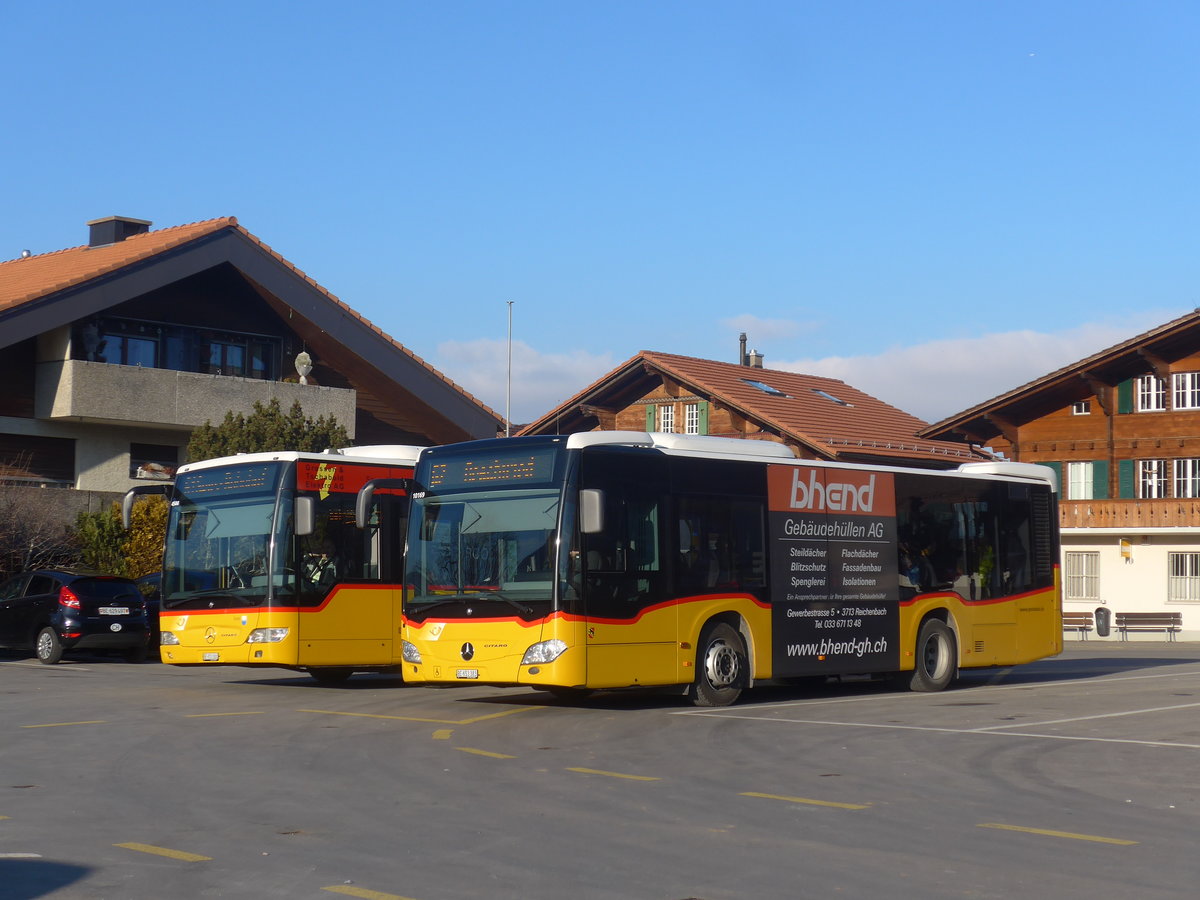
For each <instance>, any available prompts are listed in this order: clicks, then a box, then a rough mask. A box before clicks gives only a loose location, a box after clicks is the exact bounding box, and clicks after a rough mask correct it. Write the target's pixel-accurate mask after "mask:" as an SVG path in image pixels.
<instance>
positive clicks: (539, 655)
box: [521, 638, 567, 666]
mask: <svg viewBox="0 0 1200 900" xmlns="http://www.w3.org/2000/svg"><path fill="white" fill-rule="evenodd" d="M566 651H567V644H566V642H565V641H560V640H558V638H554V639H553V640H549V641H540V642H538V643H536V644H534V645H533V646H532V647H530V648H529V649H528V650H526V651H525V656H524V657H522V659H521V665H523V666H536V665H537V664H538V663H551V662H554V661H555V660H556V659H558V658H559V657H560V656H562V655H563V654H564V653H566Z"/></svg>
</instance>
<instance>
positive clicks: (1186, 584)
mask: <svg viewBox="0 0 1200 900" xmlns="http://www.w3.org/2000/svg"><path fill="white" fill-rule="evenodd" d="M1167 566H1168V575H1167V600H1168V601H1171V602H1175V603H1196V602H1200V553H1168V554H1167Z"/></svg>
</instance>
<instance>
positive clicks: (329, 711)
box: [296, 706, 546, 725]
mask: <svg viewBox="0 0 1200 900" xmlns="http://www.w3.org/2000/svg"><path fill="white" fill-rule="evenodd" d="M537 709H546V707H544V706H522V707H519V708H518V709H506V710H504V711H503V712H498V713H488V714H487V715H485V716H474V717H473V718H470V719H426V718H422V717H421V716H385V715H382V714H380V713H357V712H341V711H339V710H336V709H298V710H296V712H302V713H318V714H320V715H323V716H354V717H357V718H360V719H391V720H393V721H397V722H429V723H432V724H434V725H474V724H475V723H476V722H483V721H485V720H487V719H499V718H501V717H502V716H514V715H516V714H517V713H523V712H531V711H533V710H537Z"/></svg>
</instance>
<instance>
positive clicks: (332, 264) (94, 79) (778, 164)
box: [0, 0, 1200, 422]
mask: <svg viewBox="0 0 1200 900" xmlns="http://www.w3.org/2000/svg"><path fill="white" fill-rule="evenodd" d="M4 22H5V24H4V28H3V29H2V30H0V73H2V75H3V83H4V84H6V85H7V86H8V92H7V93H8V101H7V103H6V115H5V120H6V122H5V124H6V128H5V129H4V131H3V132H0V171H3V172H4V191H3V197H4V202H3V206H2V208H3V209H4V211H5V214H4V215H3V216H0V259H11V258H14V257H16V256H19V255H20V253H21V251H22V250H23V249H30V250H31V251H33V252H35V253H41V252H46V251H50V250H56V249H61V248H63V247H68V246H75V245H78V244H81V243H83V242H84V241H85V240H86V229H85V227H84V223H85V222H86V221H88V220H90V219H94V218H100V217H102V216H107V215H127V216H133V217H136V218H143V219H150V220H152V221H153V222H154V223H155V227H164V226H168V225H177V224H182V223H185V222H193V221H198V220H202V219H209V218H213V217H216V216H223V215H235V216H237V217H238V220H239V221H240V222H241V224H242V225H244V226H245V227H246V228H247V229H248V230H250V231H251V232H252V233H254V234H255V235H257V236H258V237H260V238H261V239H263V240H264V241H266V242H267V243H268V244H270V245H271V246H272V247H273V248H274V249H276V250H277V251H279V252H280V253H282V254H283V255H284V256H286V257H287V258H288V259H290V260H291V261H292V262H294V263H295V264H296V265H298V266H299V267H300V268H302V269H303V270H305V271H306V272H307V273H308V274H309V275H311V276H312V277H313V278H315V279H316V280H317V281H318V282H320V283H321V284H322V285H324V286H325V287H326V288H328V289H329V290H331V291H332V292H333V293H335V294H336V295H338V296H339V297H340V298H341V299H343V300H344V301H345V302H347V303H349V304H350V305H351V306H352V307H354V308H355V309H356V310H358V311H359V312H361V313H362V314H363V315H364V316H366V317H367V318H368V319H370V320H372V321H373V322H374V323H375V324H377V325H378V326H379V327H381V328H382V329H383V330H384V331H386V332H388V333H389V334H390V335H392V336H393V337H394V338H396V339H397V340H399V341H400V342H401V343H403V344H404V345H405V346H407V347H408V348H409V349H411V350H412V351H413V352H415V353H417V354H418V355H420V356H421V357H423V358H424V359H426V360H427V361H429V362H430V363H431V364H433V365H435V366H436V367H438V368H439V369H441V370H442V371H443V372H445V373H446V374H447V375H448V376H449V377H450V378H452V379H453V380H455V381H456V382H458V383H459V384H460V385H462V386H463V387H464V388H466V389H467V390H469V391H471V392H472V393H474V394H475V395H476V396H477V397H479V398H480V399H481V400H483V401H484V402H485V403H487V404H488V405H490V406H491V407H492V408H493V409H495V410H496V411H497V412H499V413H500V414H501V415H503V414H504V413H505V411H506V406H507V401H506V393H505V382H506V372H507V355H508V339H507V328H508V305H507V304H508V301H512V303H513V306H512V311H513V340H512V351H513V362H512V372H513V379H512V401H511V414H512V418H513V419H514V421H517V422H521V421H528V420H530V419H532V418H535V417H536V416H539V415H540V414H542V413H543V412H545V411H547V410H548V409H550V408H551V407H552V406H554V405H556V404H557V403H559V402H561V401H562V400H565V399H566V398H567V397H569V396H570V395H572V394H574V393H575V392H576V391H578V390H579V389H581V388H582V387H584V386H586V385H587V384H589V383H591V382H592V381H593V380H595V379H596V378H598V377H600V376H601V375H603V374H604V373H605V372H607V371H608V370H609V369H611V368H613V367H614V366H616V365H617V364H619V363H620V362H622V361H624V360H625V359H627V358H629V357H630V356H632V355H634V354H635V353H637V352H638V351H639V350H658V351H663V352H669V353H680V354H685V355H689V356H699V357H704V358H709V359H720V360H728V361H734V360H735V359H736V355H737V348H738V333H739V332H742V331H745V332H747V333H748V334H749V343H750V345H751V347H753V348H755V349H758V350H760V351H761V352H762V353H763V354H765V357H766V365H767V366H768V367H769V368H783V369H790V370H798V371H806V372H811V373H814V374H822V375H830V376H833V377H837V378H842V379H844V380H846V381H848V382H850V383H851V384H853V385H855V386H856V387H858V388H860V389H862V390H865V391H868V392H869V393H872V394H875V395H876V396H878V397H880V398H881V399H883V400H886V401H887V402H889V403H893V404H894V405H896V406H899V407H901V408H903V409H905V410H907V411H909V412H911V413H913V414H915V415H918V416H920V417H922V418H925V419H927V420H930V421H934V420H937V419H940V418H942V417H944V416H948V415H951V414H953V413H955V412H958V411H960V410H962V409H964V408H967V407H969V406H972V405H974V404H976V403H979V402H982V401H984V400H986V399H988V398H990V397H992V396H995V395H996V394H999V393H1001V392H1003V391H1006V390H1008V389H1010V388H1012V387H1015V386H1017V385H1019V384H1022V383H1024V382H1025V381H1028V380H1030V379H1032V378H1035V377H1037V376H1039V375H1041V374H1044V373H1046V372H1048V371H1051V370H1052V369H1055V368H1058V367H1059V366H1061V365H1064V364H1066V363H1069V362H1071V361H1074V360H1076V359H1079V358H1082V357H1084V356H1087V355H1089V354H1091V353H1093V352H1096V351H1098V350H1101V349H1103V348H1104V347H1107V346H1110V345H1111V344H1114V343H1117V342H1118V341H1121V340H1125V339H1126V338H1129V337H1132V336H1133V335H1135V334H1137V333H1139V332H1141V331H1144V330H1146V329H1148V328H1150V327H1153V326H1155V325H1157V324H1160V323H1162V322H1165V321H1168V320H1169V319H1172V318H1174V317H1176V316H1178V315H1181V314H1183V313H1184V312H1187V311H1189V310H1191V309H1192V308H1194V307H1196V306H1200V303H1198V302H1197V301H1198V297H1197V275H1198V268H1200V266H1198V263H1197V258H1198V257H1197V253H1196V248H1197V239H1198V238H1200V234H1198V231H1200V228H1198V224H1197V223H1198V215H1200V190H1198V188H1197V169H1198V166H1200V116H1198V115H1197V113H1198V109H1197V105H1198V101H1197V98H1198V97H1200V67H1198V66H1197V64H1196V57H1195V47H1196V46H1197V45H1198V42H1200V4H1197V3H1196V2H1194V0H1186V2H1184V0H1161V2H1156V0H1147V2H1142V3H1138V4H1132V3H1116V2H1103V0H1097V2H1056V0H1040V2H1023V0H1013V2H999V0H995V2H985V0H944V2H922V0H913V2H902V0H858V2H855V0H840V2H838V0H828V2H825V0H820V2H817V0H813V2H805V0H793V2H765V0H764V2H736V3H735V2H724V3H716V2H706V0H689V2H650V0H643V2H623V0H605V2H570V0H528V2H500V0H496V2H482V0H480V2H470V3H468V2H422V3H415V2H402V0H401V2H391V3H377V2H344V3H342V4H338V5H333V4H327V3H310V2H303V0H300V2H296V0H292V2H254V0H240V2H227V0H214V2H209V3H205V4H195V5H191V4H189V5H183V4H168V3H161V2H155V3H146V2H138V0H134V2H124V3H120V4H97V3H94V2H93V3H75V2H70V3H66V2H54V0H48V2H44V3H40V4H23V5H20V6H15V7H11V8H9V9H7V10H6V11H5V16H4Z"/></svg>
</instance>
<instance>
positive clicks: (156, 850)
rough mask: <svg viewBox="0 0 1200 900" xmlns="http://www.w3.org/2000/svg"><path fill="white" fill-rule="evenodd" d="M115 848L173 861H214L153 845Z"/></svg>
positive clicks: (132, 844)
mask: <svg viewBox="0 0 1200 900" xmlns="http://www.w3.org/2000/svg"><path fill="white" fill-rule="evenodd" d="M113 846H114V847H121V848H123V849H125V850H136V851H137V852H138V853H153V854H154V855H156V856H169V857H170V858H171V859H180V860H183V861H184V862H208V861H209V860H211V859H212V857H211V856H200V855H199V854H197V853H187V852H186V851H183V850H171V849H170V848H168V847H155V846H154V845H153V844H138V843H129V844H113Z"/></svg>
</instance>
